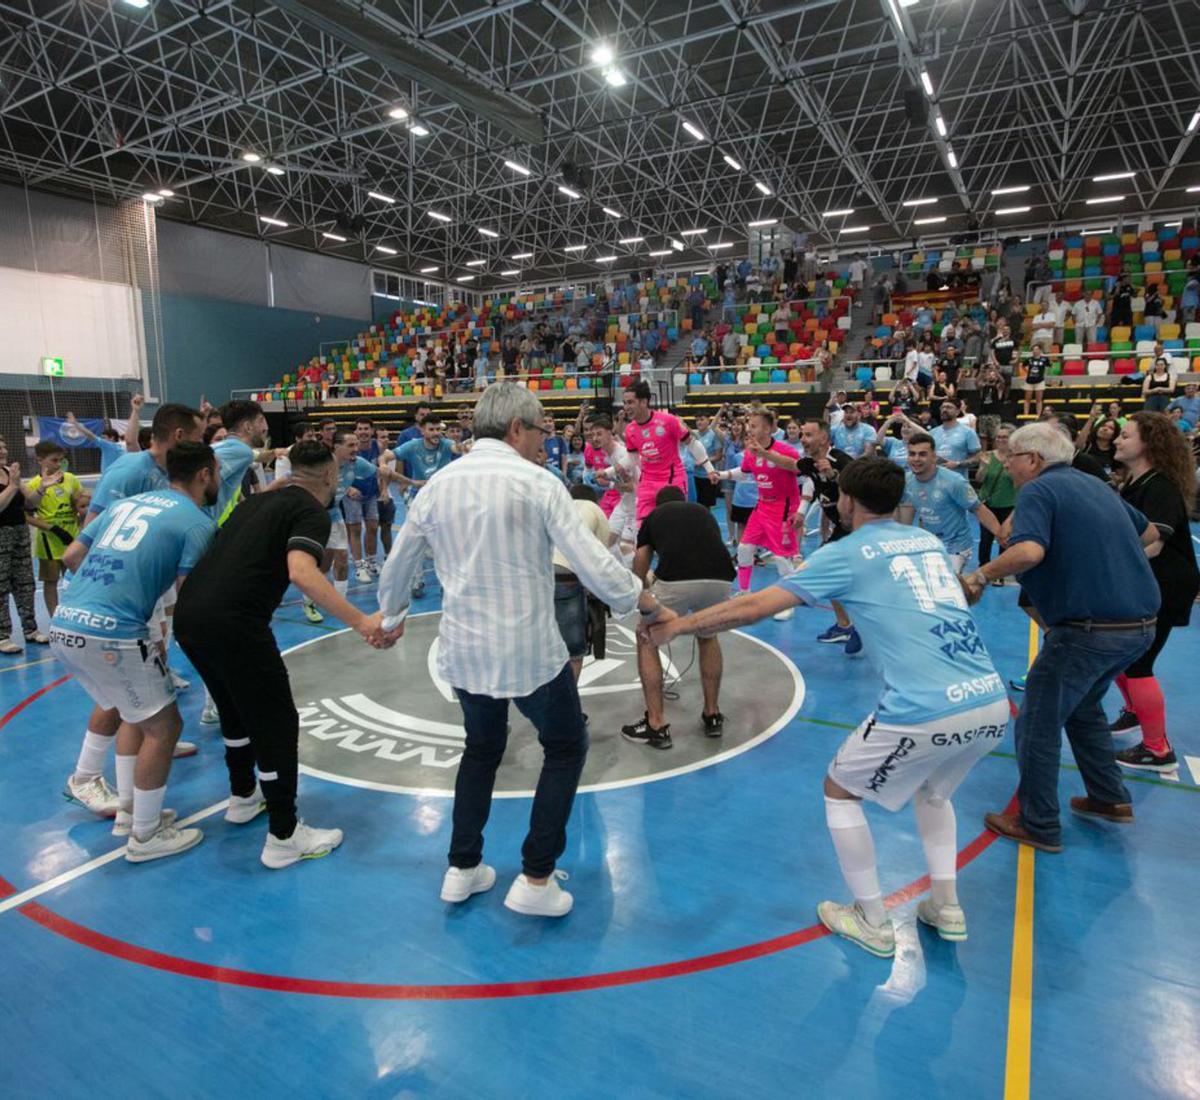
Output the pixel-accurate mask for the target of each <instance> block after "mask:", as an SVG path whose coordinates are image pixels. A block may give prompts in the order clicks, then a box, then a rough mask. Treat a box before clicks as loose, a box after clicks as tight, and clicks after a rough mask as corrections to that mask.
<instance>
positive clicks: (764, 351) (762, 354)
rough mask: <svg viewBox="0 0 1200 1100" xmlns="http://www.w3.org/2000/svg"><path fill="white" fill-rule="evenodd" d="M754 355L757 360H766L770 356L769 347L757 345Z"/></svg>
mask: <svg viewBox="0 0 1200 1100" xmlns="http://www.w3.org/2000/svg"><path fill="white" fill-rule="evenodd" d="M755 354H756V355H757V356H758V357H759V359H766V358H767V356H768V355H770V354H771V345H770V344H759V345H758V347H757V348H756V349H755Z"/></svg>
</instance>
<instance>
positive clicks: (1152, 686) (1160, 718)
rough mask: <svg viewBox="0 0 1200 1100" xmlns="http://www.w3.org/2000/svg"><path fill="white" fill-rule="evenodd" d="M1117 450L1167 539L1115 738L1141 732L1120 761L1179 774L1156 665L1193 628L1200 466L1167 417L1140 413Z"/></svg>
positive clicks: (1136, 502)
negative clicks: (1153, 616) (1153, 614)
mask: <svg viewBox="0 0 1200 1100" xmlns="http://www.w3.org/2000/svg"><path fill="white" fill-rule="evenodd" d="M1116 451H1117V457H1118V458H1119V459H1120V460H1121V462H1122V463H1123V464H1124V466H1125V480H1124V483H1123V484H1122V486H1121V496H1122V497H1124V498H1125V500H1126V501H1127V502H1128V503H1129V504H1131V505H1133V507H1134V508H1136V509H1137V510H1138V511H1139V512H1141V513H1142V515H1144V516H1145V517H1146V518H1147V519H1148V520H1149V521H1150V522H1151V523H1152V524H1153V525H1154V526H1155V527H1157V528H1158V533H1159V536H1160V537H1161V539H1162V541H1161V542H1160V543H1158V544H1156V545H1157V552H1156V553H1154V556H1153V557H1151V559H1150V568H1151V569H1153V570H1154V578H1155V580H1157V581H1158V587H1159V591H1160V592H1161V593H1162V605H1161V606H1160V607H1159V609H1158V624H1157V626H1156V627H1155V631H1154V641H1153V642H1152V643H1151V645H1150V648H1149V649H1148V650H1146V652H1145V653H1144V654H1143V655H1142V656H1141V657H1139V658H1138V659H1137V660H1136V661H1135V662H1134V663H1133V664H1132V665H1130V666H1129V668H1127V669H1126V670H1125V671H1124V673H1122V674H1121V675H1120V676H1118V677H1117V687H1119V688H1120V690H1121V694H1122V696H1124V699H1125V707H1124V709H1123V710H1122V711H1121V714H1120V716H1119V717H1118V718H1117V720H1116V721H1115V722H1114V723H1113V726H1112V729H1113V732H1114V733H1137V732H1139V731H1140V732H1141V735H1142V740H1141V742H1140V743H1139V744H1137V745H1135V746H1134V747H1133V748H1131V749H1123V750H1122V751H1120V752H1118V753H1117V763H1118V764H1121V765H1123V766H1124V767H1127V768H1138V769H1140V770H1142V771H1155V772H1165V771H1173V770H1174V769H1175V768H1176V767H1177V766H1178V764H1177V761H1176V758H1175V752H1174V750H1173V749H1172V748H1171V743H1170V741H1168V740H1167V724H1166V704H1165V702H1164V700H1163V693H1162V688H1161V687H1159V684H1158V680H1157V679H1156V678H1155V676H1154V661H1155V658H1156V657H1157V656H1158V655H1159V653H1161V652H1162V648H1163V646H1164V645H1166V644H1167V638H1168V637H1170V634H1171V630H1172V629H1173V628H1174V627H1177V626H1187V624H1188V622H1189V620H1190V618H1191V613H1192V603H1193V602H1194V601H1195V599H1196V593H1197V592H1198V591H1200V570H1198V569H1197V568H1196V550H1195V547H1194V546H1193V545H1192V532H1191V528H1190V527H1189V526H1188V513H1189V512H1190V511H1191V509H1192V507H1193V505H1194V504H1195V501H1196V467H1195V463H1194V461H1193V459H1192V452H1191V448H1190V447H1189V446H1188V443H1187V440H1186V439H1185V438H1184V436H1183V433H1182V432H1180V431H1179V429H1178V428H1177V427H1175V425H1174V424H1173V423H1171V421H1170V419H1169V418H1167V417H1166V416H1164V415H1163V414H1162V413H1148V412H1140V413H1134V414H1133V416H1131V417H1130V418H1129V420H1128V421H1127V422H1126V424H1125V427H1124V428H1122V429H1121V434H1120V435H1119V436H1118V437H1117V444H1116ZM1154 549H1155V548H1154V547H1151V550H1152V551H1153V550H1154Z"/></svg>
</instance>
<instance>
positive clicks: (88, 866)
mask: <svg viewBox="0 0 1200 1100" xmlns="http://www.w3.org/2000/svg"><path fill="white" fill-rule="evenodd" d="M228 805H229V799H228V798H225V799H222V800H221V801H220V802H216V803H214V804H213V805H211V806H209V807H208V808H207V809H204V810H200V811H199V812H198V813H194V814H192V815H191V817H185V818H184V819H183V820H182V821H178V822H176V825H177V826H180V827H182V826H186V825H193V824H195V823H196V822H197V821H203V820H204V818H206V817H212V815H213V814H216V813H220V812H221V811H222V810H223V809H225V807H226V806H228ZM124 855H125V845H124V844H122V845H121V846H120V847H119V848H114V849H113V850H112V851H111V852H106V853H105V854H104V855H102V856H97V857H96V858H95V859H89V860H88V861H87V863H81V864H80V865H79V866H78V867H73V868H72V869H71V870H70V871H64V872H63V873H62V874H61V875H55V876H54V877H53V878H49V879H47V880H46V881H45V882H39V883H38V884H37V885H36V886H31V887H30V888H29V889H28V890H22V891H21V892H20V893H19V894H13V895H12V897H9V898H5V899H4V900H3V901H0V913H6V912H8V910H10V909H19V908H20V907H21V906H22V905H24V904H25V903H26V902H29V901H32V900H33V899H34V898H39V897H41V896H42V895H43V894H48V893H49V892H50V891H51V890H57V889H58V888H59V887H60V886H65V885H66V884H67V883H68V882H74V881H75V880H76V879H77V878H81V877H82V876H84V875H86V874H88V873H89V872H91V871H95V870H97V869H98V868H100V867H103V866H104V865H105V864H106V863H112V861H113V860H115V859H122V858H123V857H124Z"/></svg>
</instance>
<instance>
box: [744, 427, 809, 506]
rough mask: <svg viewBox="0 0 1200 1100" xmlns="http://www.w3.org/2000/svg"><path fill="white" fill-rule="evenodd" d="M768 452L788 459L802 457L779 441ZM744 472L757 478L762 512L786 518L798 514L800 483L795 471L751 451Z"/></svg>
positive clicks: (755, 479)
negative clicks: (776, 513)
mask: <svg viewBox="0 0 1200 1100" xmlns="http://www.w3.org/2000/svg"><path fill="white" fill-rule="evenodd" d="M767 450H769V451H774V452H775V453H776V454H781V455H783V456H784V457H786V458H799V457H800V455H799V454H798V453H797V451H796V450H795V449H794V448H792V447H789V446H788V445H787V444H786V443H780V442H779V441H778V440H777V439H773V440H772V441H771V445H770V446H769V447H768V448H767ZM742 470H743V471H745V472H746V473H748V474H753V475H754V481H755V484H756V485H757V486H758V506H759V507H760V508H762V509H764V510H765V511H771V512H778V513H779V514H780V515H781V516H782V517H784V518H787V517H791V516H794V515H795V514H796V509H797V508H799V507H800V483H799V481H798V480H797V478H796V471H795V470H785V469H784V468H783V467H782V466H776V465H775V464H774V463H772V462H768V461H767V460H766V459H765V458H762V457H761V456H759V455H756V454H753V453H751V452H750V451H749V450H747V451H746V452H745V454H743V455H742Z"/></svg>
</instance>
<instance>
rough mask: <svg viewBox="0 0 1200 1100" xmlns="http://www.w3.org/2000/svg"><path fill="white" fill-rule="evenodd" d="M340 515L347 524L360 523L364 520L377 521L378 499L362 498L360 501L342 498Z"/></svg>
mask: <svg viewBox="0 0 1200 1100" xmlns="http://www.w3.org/2000/svg"><path fill="white" fill-rule="evenodd" d="M342 515H344V516H345V517H346V522H347V523H362V521H363V520H364V519H373V520H376V521H378V520H379V498H378V497H363V498H362V499H361V500H351V499H350V498H349V497H343V498H342Z"/></svg>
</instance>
